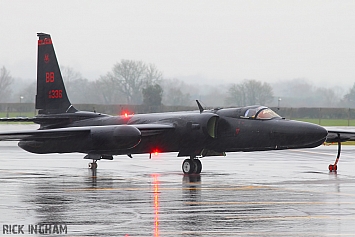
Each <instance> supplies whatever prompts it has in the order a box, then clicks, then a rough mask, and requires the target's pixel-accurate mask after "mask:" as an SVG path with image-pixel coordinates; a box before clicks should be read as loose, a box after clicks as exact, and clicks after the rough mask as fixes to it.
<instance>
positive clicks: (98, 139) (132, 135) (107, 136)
mask: <svg viewBox="0 0 355 237" xmlns="http://www.w3.org/2000/svg"><path fill="white" fill-rule="evenodd" d="M90 136H91V137H90V140H91V142H92V145H93V146H92V147H93V150H95V151H101V150H122V149H130V148H133V147H135V146H137V145H138V144H139V143H140V141H141V132H140V131H139V129H137V128H136V127H134V126H130V125H116V126H97V127H91V131H90Z"/></svg>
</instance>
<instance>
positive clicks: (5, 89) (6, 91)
mask: <svg viewBox="0 0 355 237" xmlns="http://www.w3.org/2000/svg"><path fill="white" fill-rule="evenodd" d="M13 82H14V79H13V78H12V76H11V75H10V71H8V70H7V69H6V68H5V66H3V67H2V68H1V69H0V101H1V102H6V101H8V98H9V97H10V95H11V89H10V86H11V84H12V83H13Z"/></svg>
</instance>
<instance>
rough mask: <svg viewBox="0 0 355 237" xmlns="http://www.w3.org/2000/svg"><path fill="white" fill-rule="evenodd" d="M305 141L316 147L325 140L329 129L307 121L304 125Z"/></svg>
mask: <svg viewBox="0 0 355 237" xmlns="http://www.w3.org/2000/svg"><path fill="white" fill-rule="evenodd" d="M303 130H304V136H305V141H306V142H308V143H309V145H310V146H309V147H316V146H319V145H321V144H323V142H324V141H325V139H326V138H327V135H328V131H327V130H326V129H325V128H323V127H322V126H319V125H317V124H311V123H307V124H305V125H304V128H303Z"/></svg>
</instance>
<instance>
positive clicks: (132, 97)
mask: <svg viewBox="0 0 355 237" xmlns="http://www.w3.org/2000/svg"><path fill="white" fill-rule="evenodd" d="M161 79H162V73H161V72H159V71H158V70H157V68H156V67H155V66H154V65H152V64H150V65H148V66H147V65H146V64H145V63H143V62H142V61H133V60H125V59H122V60H121V62H120V63H117V64H115V65H114V67H113V69H112V72H110V73H108V74H107V75H106V76H103V77H101V78H100V80H101V81H102V83H108V84H110V85H111V89H112V90H115V91H119V92H122V93H123V94H124V95H125V97H126V102H127V103H128V104H141V102H142V89H143V88H144V87H146V86H148V85H151V84H155V83H158V82H159V81H160V80H161Z"/></svg>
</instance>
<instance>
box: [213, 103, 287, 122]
mask: <svg viewBox="0 0 355 237" xmlns="http://www.w3.org/2000/svg"><path fill="white" fill-rule="evenodd" d="M215 111H216V113H217V114H218V115H222V116H226V117H230V118H242V119H259V120H267V119H273V118H281V117H280V115H278V114H277V113H275V112H274V111H273V110H271V109H269V108H268V107H265V106H260V105H254V106H246V107H241V108H226V109H218V110H215Z"/></svg>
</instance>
